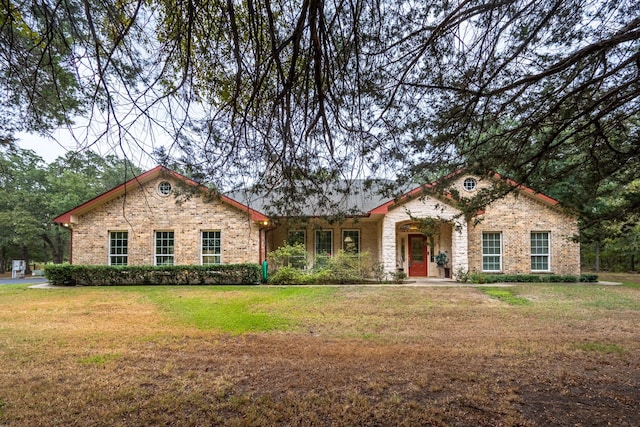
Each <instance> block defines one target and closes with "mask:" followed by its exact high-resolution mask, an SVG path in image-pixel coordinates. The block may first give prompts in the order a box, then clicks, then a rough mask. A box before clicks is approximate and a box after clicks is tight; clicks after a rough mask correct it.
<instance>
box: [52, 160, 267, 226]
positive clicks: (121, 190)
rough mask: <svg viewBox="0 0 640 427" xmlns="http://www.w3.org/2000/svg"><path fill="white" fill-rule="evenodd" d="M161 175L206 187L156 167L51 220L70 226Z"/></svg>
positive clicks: (258, 218)
mask: <svg viewBox="0 0 640 427" xmlns="http://www.w3.org/2000/svg"><path fill="white" fill-rule="evenodd" d="M163 174H165V175H166V176H170V177H172V178H174V179H177V180H179V181H182V182H183V183H184V184H186V185H189V186H193V187H199V188H202V189H205V188H206V187H204V186H203V185H202V184H199V183H197V182H196V181H193V180H191V179H189V178H187V177H185V176H183V175H180V174H179V173H177V172H175V171H172V170H170V169H167V168H165V167H164V166H156V167H155V168H153V169H151V170H148V171H147V172H145V173H143V174H141V175H138V176H137V177H135V178H132V179H130V180H129V181H127V182H125V183H123V184H120V185H119V186H117V187H114V188H112V189H111V190H109V191H106V192H104V193H102V194H100V195H98V196H96V197H94V198H93V199H91V200H88V201H87V202H85V203H83V204H81V205H79V206H76V207H75V208H73V209H71V210H68V211H67V212H65V213H63V214H62V215H59V216H57V217H56V218H54V219H53V222H54V223H56V224H70V223H72V222H73V221H72V220H73V218H74V217H75V216H78V215H82V214H84V213H86V212H89V211H91V210H93V209H95V208H97V207H98V206H101V205H103V204H105V203H107V202H109V201H111V200H113V199H115V198H117V197H119V196H121V195H123V194H125V193H126V192H127V191H131V190H132V189H135V188H140V187H141V186H142V185H143V184H146V183H147V182H149V181H152V180H154V179H156V178H158V177H160V176H162V175H163ZM220 200H221V201H222V202H224V203H227V204H229V205H231V206H233V207H235V208H236V209H239V210H241V211H244V212H247V213H248V214H249V215H250V217H251V219H252V220H253V221H267V220H268V218H267V217H266V215H264V214H262V213H261V212H258V211H256V210H255V209H251V208H249V207H248V206H245V205H244V204H242V203H240V202H238V201H236V200H234V199H232V198H230V197H228V196H225V195H223V194H221V195H220Z"/></svg>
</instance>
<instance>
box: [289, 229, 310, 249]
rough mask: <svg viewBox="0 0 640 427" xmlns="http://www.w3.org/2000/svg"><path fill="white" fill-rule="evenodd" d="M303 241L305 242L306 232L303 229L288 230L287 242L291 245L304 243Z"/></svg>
mask: <svg viewBox="0 0 640 427" xmlns="http://www.w3.org/2000/svg"><path fill="white" fill-rule="evenodd" d="M305 243H306V233H305V231H304V230H291V231H289V237H288V239H287V244H289V245H292V246H293V245H304V244H305Z"/></svg>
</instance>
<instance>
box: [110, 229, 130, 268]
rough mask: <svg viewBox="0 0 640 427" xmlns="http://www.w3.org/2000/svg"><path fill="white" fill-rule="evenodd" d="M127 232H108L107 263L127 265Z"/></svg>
mask: <svg viewBox="0 0 640 427" xmlns="http://www.w3.org/2000/svg"><path fill="white" fill-rule="evenodd" d="M128 245H129V233H128V232H127V231H112V232H111V233H109V265H127V263H128V260H127V254H128Z"/></svg>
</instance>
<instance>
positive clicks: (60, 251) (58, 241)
mask: <svg viewBox="0 0 640 427" xmlns="http://www.w3.org/2000/svg"><path fill="white" fill-rule="evenodd" d="M42 240H44V243H45V244H46V245H47V246H48V247H49V250H51V256H52V258H53V262H54V263H55V264H62V262H63V259H64V247H63V241H62V234H60V233H56V234H55V236H54V240H55V241H54V240H51V238H50V237H49V236H48V235H47V234H42Z"/></svg>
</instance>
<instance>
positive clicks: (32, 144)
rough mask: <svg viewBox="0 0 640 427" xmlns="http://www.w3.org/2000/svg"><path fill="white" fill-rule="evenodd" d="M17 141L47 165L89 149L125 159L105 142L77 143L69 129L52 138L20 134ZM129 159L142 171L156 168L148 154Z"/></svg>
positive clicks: (116, 148)
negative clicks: (72, 152) (73, 152)
mask: <svg viewBox="0 0 640 427" xmlns="http://www.w3.org/2000/svg"><path fill="white" fill-rule="evenodd" d="M16 139H17V141H16V142H17V145H18V147H20V148H21V149H27V150H32V151H33V152H35V153H36V154H37V155H38V156H40V157H41V158H42V159H43V160H44V162H45V163H47V164H50V163H52V162H54V161H55V160H56V159H57V158H58V157H62V156H64V155H65V154H66V153H67V152H69V151H83V150H87V149H89V150H92V151H94V152H96V153H97V154H99V155H101V156H107V155H110V154H115V155H116V156H118V157H120V158H122V157H124V154H123V152H122V150H121V149H120V148H119V147H112V146H110V145H109V144H107V143H105V142H102V143H97V144H93V145H91V147H90V148H87V144H86V143H82V142H80V141H77V140H76V139H75V138H74V136H73V134H72V133H71V132H70V131H69V130H67V129H59V130H55V131H53V132H52V137H51V138H48V137H44V136H41V135H37V134H30V133H18V134H17V135H16ZM128 157H129V158H130V160H131V161H133V162H134V163H135V164H136V165H138V166H140V167H141V168H142V169H151V168H153V167H154V166H156V163H155V161H154V160H153V159H151V158H150V156H149V155H147V154H146V153H142V152H141V153H138V154H137V155H135V156H131V155H129V156H128ZM131 157H135V158H131Z"/></svg>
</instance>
